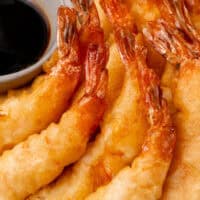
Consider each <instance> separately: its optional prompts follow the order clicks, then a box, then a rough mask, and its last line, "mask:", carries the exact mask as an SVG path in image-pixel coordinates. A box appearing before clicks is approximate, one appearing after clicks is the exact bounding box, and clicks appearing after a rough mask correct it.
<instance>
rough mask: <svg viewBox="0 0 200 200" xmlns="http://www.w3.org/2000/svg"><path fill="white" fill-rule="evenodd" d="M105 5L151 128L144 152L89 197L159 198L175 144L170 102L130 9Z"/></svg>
mask: <svg viewBox="0 0 200 200" xmlns="http://www.w3.org/2000/svg"><path fill="white" fill-rule="evenodd" d="M113 2H114V3H115V4H114V3H113ZM113 4H114V5H115V6H113ZM102 5H103V7H104V10H105V11H106V13H107V15H108V18H109V19H110V21H111V22H112V24H113V26H114V31H115V37H116V40H117V43H118V45H119V51H120V52H121V55H122V59H123V61H124V63H125V64H126V66H127V67H133V68H136V69H137V72H138V73H137V77H138V81H139V83H140V90H141V95H142V100H143V104H144V110H145V113H146V116H147V118H148V121H149V124H150V128H149V130H148V133H147V137H146V139H145V142H144V145H143V148H142V152H141V153H140V154H139V156H138V157H137V158H136V159H135V160H134V161H133V164H132V166H131V167H126V168H124V169H123V170H122V171H120V172H119V174H118V175H117V176H116V177H115V178H114V179H113V180H112V181H111V183H109V184H108V185H106V186H104V187H101V188H99V189H98V190H97V192H96V193H93V194H91V195H90V196H89V197H88V198H86V199H87V200H93V199H94V200H102V199H103V200H112V199H115V200H124V199H126V200H129V199H130V200H133V199H135V200H138V199H139V200H142V199H146V200H149V199H159V198H160V197H161V194H162V186H163V183H164V180H165V177H166V174H167V171H168V168H169V165H170V161H171V159H172V152H173V148H174V143H175V134H174V130H173V127H172V122H171V118H170V115H169V112H168V107H167V103H166V101H165V100H164V99H163V98H162V95H161V92H160V89H159V80H158V77H157V76H156V74H155V73H154V72H153V71H152V70H151V69H149V68H148V67H147V65H146V49H145V48H144V46H143V42H142V37H141V36H140V35H137V36H135V37H134V33H133V31H132V25H131V23H130V15H129V14H127V13H128V11H127V9H126V8H125V7H123V5H122V4H121V5H120V1H116V0H104V1H102ZM116 5H117V11H118V12H117V13H116V14H115V11H114V10H113V7H115V8H116ZM120 9H121V11H123V13H125V14H124V16H123V19H122V18H121V17H122V16H120V15H119V10H120ZM124 22H127V23H124Z"/></svg>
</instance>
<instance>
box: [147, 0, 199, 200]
mask: <svg viewBox="0 0 200 200" xmlns="http://www.w3.org/2000/svg"><path fill="white" fill-rule="evenodd" d="M164 3H165V4H164V7H163V8H160V9H164V11H165V15H164V16H162V18H161V19H159V20H158V21H154V22H151V23H150V24H149V26H148V28H147V29H146V30H145V31H144V32H145V35H146V38H147V39H148V40H149V41H150V43H152V44H153V45H154V47H155V48H156V49H157V51H158V52H160V53H161V54H163V55H164V56H165V57H166V58H167V59H168V61H169V62H171V63H172V64H173V65H176V66H178V67H179V72H178V75H177V76H176V77H175V84H174V85H173V86H172V91H173V101H174V104H175V107H176V109H177V110H178V112H177V113H175V116H174V122H175V125H176V129H177V144H176V148H175V155H174V159H173V162H172V165H171V168H170V170H169V174H168V177H167V179H166V183H165V186H164V192H163V196H162V199H169V200H171V199H174V200H176V199H177V200H178V199H183V200H184V199H199V198H200V189H199V182H200V176H199V174H200V165H199V163H200V158H199V156H198V152H199V146H200V142H199V134H200V132H199V130H200V123H199V109H200V104H199V98H200V96H199V94H198V92H197V88H198V87H199V84H200V68H199V67H200V60H199V54H200V43H199V41H200V40H199V38H200V37H199V34H198V32H197V31H196V30H195V28H194V27H193V25H192V23H191V20H190V17H189V14H188V10H187V8H186V6H185V5H184V2H183V1H178V2H177V1H172V2H171V3H170V2H168V1H164ZM161 31H162V33H163V34H162V35H160V36H159V33H160V32H161Z"/></svg>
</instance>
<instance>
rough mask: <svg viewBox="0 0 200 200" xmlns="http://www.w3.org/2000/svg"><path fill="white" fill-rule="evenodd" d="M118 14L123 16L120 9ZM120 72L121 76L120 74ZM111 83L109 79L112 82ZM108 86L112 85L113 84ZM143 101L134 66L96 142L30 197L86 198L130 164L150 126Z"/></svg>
mask: <svg viewBox="0 0 200 200" xmlns="http://www.w3.org/2000/svg"><path fill="white" fill-rule="evenodd" d="M76 3H78V1H76ZM116 3H117V2H116ZM91 6H92V7H93V5H91ZM84 8H85V6H84ZM86 11H87V10H86ZM80 12H81V11H80V10H79V13H80ZM118 14H120V15H122V16H123V15H124V13H121V12H120V13H118ZM93 19H95V18H94V15H93ZM95 21H97V20H95ZM111 51H112V50H111ZM114 51H116V50H114ZM115 54H116V52H115ZM113 60H114V59H113ZM113 64H114V63H113ZM117 75H118V76H120V74H119V73H118V74H117ZM113 76H114V75H113ZM115 76H116V75H115ZM112 83H113V82H112V81H109V84H112ZM109 87H110V88H113V85H110V86H109ZM140 102H141V96H140V92H139V84H138V80H137V76H136V70H135V68H134V67H127V68H126V71H125V80H124V83H123V87H122V91H121V93H120V96H119V97H118V98H117V100H116V101H115V102H114V104H111V105H112V106H111V108H110V109H109V110H107V112H106V115H105V117H104V120H103V122H102V124H101V132H100V134H99V135H98V137H97V138H96V140H95V142H93V143H92V144H91V146H90V147H89V148H88V150H87V152H86V154H85V155H84V156H83V158H81V159H80V161H78V163H76V164H75V165H74V166H73V167H72V168H71V169H66V170H65V171H64V173H63V175H62V176H61V177H60V178H59V179H58V180H57V181H56V182H54V183H52V184H51V185H49V186H47V187H45V188H43V189H42V190H40V191H39V192H37V193H36V194H35V195H33V196H32V197H30V199H32V200H33V199H48V200H55V199H59V200H66V199H73V200H82V199H85V197H86V196H87V195H89V194H90V193H92V192H94V191H95V190H96V189H97V188H98V187H99V186H102V185H105V184H107V183H108V182H109V181H110V180H111V179H112V178H113V177H114V176H115V175H116V174H117V173H118V172H119V170H121V169H122V168H123V167H125V166H126V165H128V164H130V163H131V162H132V160H133V158H134V157H135V156H136V155H137V154H138V153H139V151H140V150H141V146H142V143H143V139H144V136H145V132H146V129H147V127H146V126H147V122H146V120H145V117H144V116H143V113H142V110H141V103H140Z"/></svg>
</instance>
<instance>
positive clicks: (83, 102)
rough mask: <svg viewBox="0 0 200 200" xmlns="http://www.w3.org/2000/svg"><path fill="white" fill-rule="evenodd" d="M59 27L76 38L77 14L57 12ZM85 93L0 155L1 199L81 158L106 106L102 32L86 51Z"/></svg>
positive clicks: (22, 193)
mask: <svg viewBox="0 0 200 200" xmlns="http://www.w3.org/2000/svg"><path fill="white" fill-rule="evenodd" d="M58 15H59V17H58V22H59V25H60V26H59V27H62V28H64V27H63V26H64V25H65V24H66V23H67V24H66V25H67V27H65V29H66V30H67V31H66V32H65V40H66V41H68V42H69V43H71V42H72V41H76V40H78V38H77V31H76V15H75V12H74V11H73V10H70V9H68V8H65V7H61V8H59V11H58ZM86 57H87V59H86V64H85V65H86V66H85V69H86V72H85V76H86V86H85V94H84V96H83V97H82V98H81V99H80V100H79V101H78V102H77V103H76V104H74V105H73V106H72V107H71V108H70V109H69V110H68V111H67V112H66V113H64V114H63V116H62V118H61V120H60V122H59V123H58V124H51V125H50V126H49V127H48V128H47V129H46V130H44V131H42V132H41V134H36V135H33V136H31V137H30V138H29V139H27V140H26V141H25V142H22V143H20V144H18V145H17V146H15V148H13V149H12V150H10V151H6V152H5V153H4V154H3V155H2V156H1V157H0V199H9V200H17V199H19V200H21V199H24V198H26V197H27V196H29V195H30V194H33V193H34V192H36V191H37V190H38V189H40V188H41V187H43V186H45V185H47V184H49V183H50V182H51V181H53V180H54V179H55V178H56V177H57V176H58V175H59V174H60V173H61V172H62V170H63V169H64V167H65V166H67V165H69V164H71V163H73V162H75V161H76V160H78V159H79V158H80V156H81V155H82V154H83V153H84V151H85V149H86V145H87V142H88V140H89V138H90V136H91V134H92V133H93V132H94V130H95V129H96V127H97V126H98V124H99V122H100V120H101V118H102V115H103V113H104V109H105V100H104V99H105V93H106V87H107V72H106V70H105V65H106V61H107V51H106V47H105V45H104V38H103V33H102V32H99V34H98V35H95V37H93V38H91V43H89V44H88V48H87V53H86Z"/></svg>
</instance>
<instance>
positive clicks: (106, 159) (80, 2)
mask: <svg viewBox="0 0 200 200" xmlns="http://www.w3.org/2000/svg"><path fill="white" fill-rule="evenodd" d="M71 2H72V8H68V7H66V6H61V7H60V8H59V9H58V37H57V44H58V48H57V51H56V52H55V53H54V55H52V58H51V59H50V60H49V61H48V62H47V63H45V64H44V66H43V68H44V74H42V75H41V76H39V77H37V78H36V80H34V81H33V83H32V86H27V87H26V88H23V89H18V90H14V91H9V92H8V94H6V95H1V96H0V200H24V199H29V200H85V199H86V200H156V199H157V200H160V199H163V200H188V199H190V200H199V199H200V153H199V152H200V114H199V113H200V112H198V111H199V110H200V93H199V92H198V87H200V33H199V31H200V23H199V20H200V1H199V0H193V1H190V0H185V1H184V0H134V1H133V0H94V1H93V0H71Z"/></svg>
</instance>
